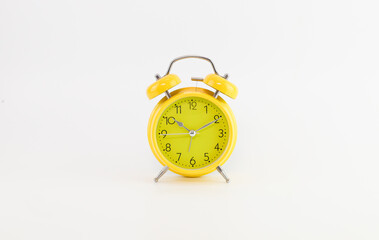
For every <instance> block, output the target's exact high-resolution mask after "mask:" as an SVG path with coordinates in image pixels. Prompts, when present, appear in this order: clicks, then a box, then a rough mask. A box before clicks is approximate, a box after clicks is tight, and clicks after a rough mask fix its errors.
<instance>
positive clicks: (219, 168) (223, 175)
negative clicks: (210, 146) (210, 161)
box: [216, 166, 230, 183]
mask: <svg viewBox="0 0 379 240" xmlns="http://www.w3.org/2000/svg"><path fill="white" fill-rule="evenodd" d="M216 169H217V171H218V172H219V173H220V174H221V176H222V177H223V178H224V179H225V181H226V183H229V181H230V179H229V178H228V176H226V174H225V172H224V170H222V168H221V167H220V166H218V167H217V168H216Z"/></svg>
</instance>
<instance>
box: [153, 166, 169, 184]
mask: <svg viewBox="0 0 379 240" xmlns="http://www.w3.org/2000/svg"><path fill="white" fill-rule="evenodd" d="M167 170H168V167H167V166H164V167H163V168H162V170H161V171H160V172H159V174H158V176H156V177H155V178H154V181H155V182H158V181H159V179H160V178H161V177H162V176H163V175H164V174H165V173H166V172H167Z"/></svg>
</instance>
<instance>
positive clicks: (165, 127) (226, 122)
mask: <svg viewBox="0 0 379 240" xmlns="http://www.w3.org/2000/svg"><path fill="white" fill-rule="evenodd" d="M188 58H195V59H200V60H206V61H208V62H209V63H210V64H211V65H212V68H213V73H211V74H209V75H208V76H206V77H205V78H204V79H199V78H192V80H193V81H200V82H203V83H205V84H206V85H208V86H209V87H211V88H213V89H214V91H210V90H207V89H205V88H199V87H196V88H195V87H186V88H180V89H177V90H175V91H172V92H169V90H170V89H171V88H173V87H175V86H177V85H178V84H180V82H181V81H180V79H179V77H178V76H177V75H175V74H172V73H170V70H171V67H172V65H173V64H174V63H175V62H177V61H179V60H183V59H188ZM227 79H228V75H227V74H226V75H224V76H220V75H219V74H218V73H217V71H216V68H215V66H214V64H213V63H212V61H211V60H210V59H208V58H205V57H201V56H184V57H179V58H176V59H174V60H173V61H172V62H171V64H170V66H169V68H168V71H167V73H166V75H164V76H163V77H160V76H159V75H156V81H155V82H154V83H153V84H151V85H150V86H149V87H148V88H147V91H146V93H147V97H148V98H149V99H153V98H155V97H158V96H159V95H161V94H164V96H163V98H162V99H161V100H160V101H159V102H158V104H157V105H156V106H155V108H154V110H153V111H152V113H151V115H150V119H149V123H148V128H147V136H148V139H149V144H150V148H151V150H152V152H153V154H154V156H155V157H156V158H157V160H158V161H159V162H160V163H161V164H162V165H163V169H162V170H161V171H160V172H159V174H158V176H157V177H156V178H155V179H154V180H155V181H156V182H158V180H159V179H160V178H161V177H162V176H163V175H164V174H165V173H166V172H167V170H170V171H172V172H174V173H177V174H180V175H183V176H186V177H199V176H202V175H205V174H208V173H211V172H213V171H215V170H217V171H218V172H219V173H220V174H221V175H222V176H223V177H224V179H225V180H226V182H229V178H228V177H227V176H226V174H225V172H224V170H223V169H222V168H221V166H222V165H223V164H224V163H225V162H226V160H228V158H229V157H230V155H231V154H232V151H233V149H234V146H235V144H236V139H237V124H236V120H235V117H234V115H233V112H232V109H231V108H230V107H229V105H228V104H227V103H226V102H225V101H224V99H223V98H222V97H221V96H220V95H221V94H220V93H222V94H224V95H226V96H228V97H230V98H233V99H235V98H236V97H237V94H238V89H237V87H236V86H235V85H234V84H233V83H231V82H230V81H228V80H227Z"/></svg>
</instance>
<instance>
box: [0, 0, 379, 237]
mask: <svg viewBox="0 0 379 240" xmlns="http://www.w3.org/2000/svg"><path fill="white" fill-rule="evenodd" d="M377 9H378V5H377V3H376V2H375V1H360V0H356V1H329V0H328V1H319V0H317V1H245V2H240V1H187V2H181V1H149V2H147V1H135V2H129V1H66V2H63V1H62V2H58V1H22V0H16V1H10V0H5V1H4V0H3V1H1V3H0V239H4V240H5V239H7V240H8V239H38V240H41V239H49V240H50V239H291V240H293V239H308V240H309V239H378V238H379V228H378V226H379V209H378V202H379V188H378V183H379V176H378V169H379V150H378V146H379V137H378V136H379V95H378V91H379V83H378V82H379V81H378V77H379V73H378V66H379V58H378V56H379V47H378V42H379V34H378V22H379V17H378V14H377ZM186 54H198V55H203V56H207V57H209V58H211V59H212V60H213V61H214V63H215V65H216V68H217V69H218V71H219V72H220V73H222V74H223V73H229V75H230V80H231V81H233V82H234V83H235V84H236V85H237V86H238V87H239V89H240V94H239V97H238V98H237V99H236V100H231V99H228V98H226V100H227V101H228V102H229V103H230V105H231V107H232V108H233V109H234V113H235V115H236V118H237V121H238V127H239V135H238V141H237V146H236V148H235V151H234V153H233V154H232V157H231V158H230V159H229V161H228V162H227V163H226V164H225V165H224V166H225V169H226V171H227V173H228V174H229V176H230V177H231V183H230V184H225V183H224V182H223V179H222V178H221V176H220V175H218V173H217V172H214V173H212V174H210V175H208V176H205V177H202V178H198V179H188V178H182V177H180V176H176V175H175V174H173V173H168V174H167V175H165V176H164V177H163V178H162V180H161V182H160V183H158V184H155V183H154V182H153V177H154V176H155V175H156V174H157V173H158V172H159V170H160V169H161V166H160V164H159V163H158V162H157V161H156V160H155V159H154V157H153V155H152V153H151V151H150V149H149V146H148V142H147V138H146V126H147V120H148V117H149V114H150V112H151V110H152V109H153V107H154V105H155V104H156V102H157V101H158V99H154V100H152V101H149V100H148V99H147V97H146V95H145V90H146V88H147V86H148V85H149V84H150V83H152V82H153V81H154V75H155V74H156V73H160V74H164V73H165V71H166V70H167V67H168V64H169V62H170V61H171V60H172V59H173V58H175V57H178V56H181V55H186ZM173 71H174V72H175V73H177V74H178V75H179V76H180V77H181V78H182V81H183V82H184V83H183V84H182V85H181V86H189V85H191V84H192V85H193V84H194V83H191V82H190V81H189V78H190V77H191V76H196V77H203V76H205V75H206V74H207V73H209V72H210V67H209V65H208V64H207V63H206V62H201V61H186V62H182V63H178V64H177V65H174V68H173ZM199 86H200V85H199Z"/></svg>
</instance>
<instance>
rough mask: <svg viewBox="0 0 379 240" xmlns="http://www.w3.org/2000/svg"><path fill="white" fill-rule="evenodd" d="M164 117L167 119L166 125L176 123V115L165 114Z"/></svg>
mask: <svg viewBox="0 0 379 240" xmlns="http://www.w3.org/2000/svg"><path fill="white" fill-rule="evenodd" d="M163 119H166V125H168V124H170V125H172V124H174V123H175V118H174V117H166V116H163Z"/></svg>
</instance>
